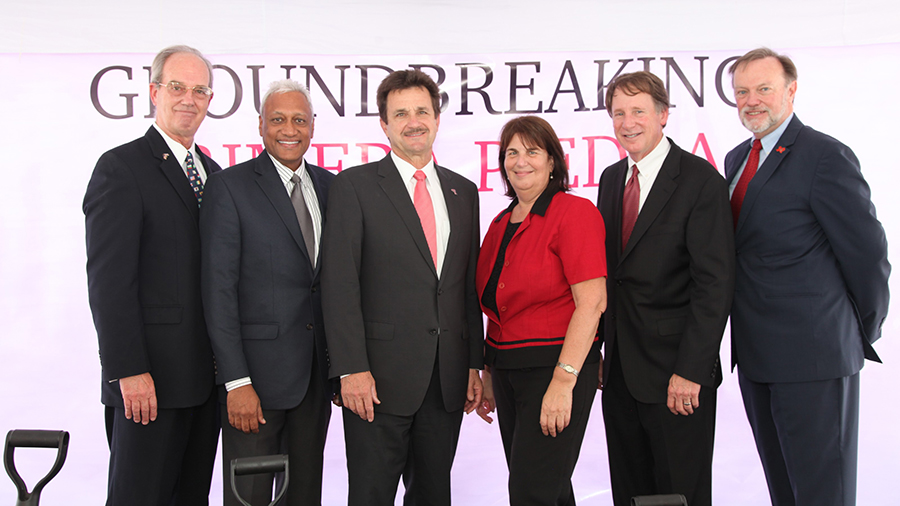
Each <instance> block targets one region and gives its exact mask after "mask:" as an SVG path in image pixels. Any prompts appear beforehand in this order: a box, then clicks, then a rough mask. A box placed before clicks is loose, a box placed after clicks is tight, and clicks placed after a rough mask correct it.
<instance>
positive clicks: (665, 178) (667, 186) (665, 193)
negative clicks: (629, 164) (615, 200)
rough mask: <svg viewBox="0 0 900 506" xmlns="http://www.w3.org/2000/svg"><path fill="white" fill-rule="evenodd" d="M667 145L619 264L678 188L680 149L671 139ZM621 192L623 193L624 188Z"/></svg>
mask: <svg viewBox="0 0 900 506" xmlns="http://www.w3.org/2000/svg"><path fill="white" fill-rule="evenodd" d="M669 143H670V144H671V147H670V148H669V154H668V155H666V159H665V160H664V161H663V164H662V167H660V169H659V174H657V175H656V181H654V182H653V186H651V187H650V193H649V194H647V200H645V201H644V205H643V206H641V211H640V213H639V214H638V217H637V221H636V222H635V223H634V229H633V230H632V231H631V237H630V238H629V239H628V244H626V245H625V251H623V252H622V256H621V257H620V258H619V263H620V264H621V263H622V260H624V259H625V257H627V256H628V254H629V253H631V250H633V249H634V245H635V244H637V242H638V241H640V240H641V237H643V236H644V234H645V233H646V232H647V230H648V229H649V228H650V225H652V224H653V222H654V221H656V217H657V216H659V213H660V212H661V211H662V210H663V208H664V207H665V206H666V203H667V202H668V201H669V198H671V197H672V193H674V192H675V188H677V187H678V183H676V182H675V178H676V177H678V175H679V174H680V173H681V148H679V147H678V146H676V145H675V143H674V142H672V140H671V139H669ZM638 168H640V165H638ZM622 191H623V192H624V191H625V190H624V188H623V190H622Z"/></svg>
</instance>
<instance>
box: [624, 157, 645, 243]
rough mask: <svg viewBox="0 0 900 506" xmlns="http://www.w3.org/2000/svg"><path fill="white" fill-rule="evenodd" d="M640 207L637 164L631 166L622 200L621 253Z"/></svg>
mask: <svg viewBox="0 0 900 506" xmlns="http://www.w3.org/2000/svg"><path fill="white" fill-rule="evenodd" d="M640 207H641V183H640V182H639V181H638V168H637V164H635V165H632V166H631V177H630V178H629V179H628V183H627V184H625V195H624V197H623V198H622V251H625V245H626V244H628V238H629V237H631V231H632V230H634V222H636V221H637V217H638V212H639V211H640Z"/></svg>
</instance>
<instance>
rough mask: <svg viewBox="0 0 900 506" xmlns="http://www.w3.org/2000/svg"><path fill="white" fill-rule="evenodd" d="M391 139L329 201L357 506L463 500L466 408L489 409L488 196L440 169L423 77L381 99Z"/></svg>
mask: <svg viewBox="0 0 900 506" xmlns="http://www.w3.org/2000/svg"><path fill="white" fill-rule="evenodd" d="M377 101H378V112H379V115H380V116H381V128H382V130H383V131H384V133H385V135H387V138H388V140H389V141H390V145H391V153H390V154H388V155H387V156H386V157H384V158H383V159H382V160H380V161H378V162H374V163H369V164H366V165H362V166H359V167H354V168H350V169H347V170H345V171H343V172H341V173H340V174H338V176H337V177H336V178H335V179H334V182H333V183H332V185H331V191H330V193H329V197H328V200H329V205H328V215H327V221H326V223H327V225H326V227H325V233H324V236H323V238H322V249H323V251H322V253H323V257H322V301H323V309H324V314H325V327H326V329H327V337H328V348H329V350H330V353H331V376H332V377H340V378H341V395H342V398H343V405H344V408H345V409H344V410H343V420H344V439H345V443H346V446H347V470H348V477H349V485H350V490H349V500H348V504H349V505H350V506H357V505H362V504H367V505H384V506H388V505H393V504H394V497H395V495H396V493H397V484H398V482H399V480H400V477H401V475H402V476H403V478H404V484H405V485H406V495H405V501H404V503H405V504H407V505H415V504H434V505H448V506H449V504H450V467H451V465H452V464H453V457H454V455H455V453H456V446H457V441H458V439H459V429H460V424H461V422H462V414H463V411H464V410H465V411H466V412H467V413H469V412H471V411H472V410H474V409H475V407H476V406H477V405H478V403H479V402H480V401H481V379H480V378H479V376H478V369H480V368H481V367H482V364H483V361H484V351H483V342H484V338H483V335H484V334H483V332H482V319H481V309H480V307H479V304H478V299H477V295H476V292H475V266H476V261H477V256H478V242H479V240H480V236H479V215H478V192H477V190H476V187H475V185H474V184H473V183H472V182H471V181H469V180H467V179H466V178H464V177H462V176H460V175H459V174H456V173H454V172H451V171H449V170H447V169H445V168H443V167H441V166H438V165H437V164H436V163H435V161H434V157H433V156H432V152H431V149H432V145H433V143H434V139H435V137H436V135H437V132H438V126H439V125H440V113H441V109H440V92H439V91H438V87H437V85H436V84H435V83H434V81H432V80H431V78H430V77H428V75H426V74H424V73H423V72H421V71H417V70H405V71H398V72H394V73H392V74H390V75H388V77H386V78H385V79H384V81H382V83H381V85H379V87H378V92H377Z"/></svg>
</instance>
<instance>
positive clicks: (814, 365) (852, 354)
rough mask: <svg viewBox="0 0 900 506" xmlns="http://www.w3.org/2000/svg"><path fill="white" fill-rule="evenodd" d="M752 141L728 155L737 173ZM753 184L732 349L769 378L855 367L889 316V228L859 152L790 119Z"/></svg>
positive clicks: (738, 242)
mask: <svg viewBox="0 0 900 506" xmlns="http://www.w3.org/2000/svg"><path fill="white" fill-rule="evenodd" d="M750 146H751V143H750V142H749V141H747V142H743V143H741V144H740V145H739V146H738V147H736V148H735V149H733V150H732V151H731V152H730V153H728V155H727V156H726V157H725V173H726V175H727V178H728V181H732V180H733V179H734V177H735V174H736V173H737V170H738V169H739V168H740V166H741V165H742V164H743V163H744V159H745V158H747V154H748V153H749V151H750ZM777 146H778V147H776V148H775V150H774V151H773V152H772V153H770V154H769V155H768V156H767V157H766V159H765V161H764V162H763V164H762V165H761V166H760V167H759V170H758V171H757V173H756V175H755V176H754V177H753V179H752V180H751V181H750V185H749V186H748V187H747V193H746V195H745V197H744V203H743V206H742V207H741V214H740V216H739V219H738V223H737V229H736V230H735V246H736V248H737V284H736V288H735V296H734V308H733V309H732V313H731V336H732V350H733V353H732V356H733V360H734V362H735V363H737V364H740V368H741V373H742V374H744V375H746V376H747V377H748V378H749V379H751V380H753V381H756V382H762V383H771V382H795V381H814V380H823V379H832V378H837V377H842V376H849V375H852V374H855V373H856V372H858V371H859V370H860V368H862V366H863V362H864V358H869V359H872V360H878V355H876V354H875V350H874V349H873V348H872V343H874V342H875V340H876V339H878V338H879V337H880V336H881V326H882V323H883V322H884V318H885V316H886V315H887V310H888V302H889V299H890V297H889V293H888V277H889V275H890V272H891V266H890V264H889V263H888V259H887V240H886V239H885V235H884V229H883V228H882V226H881V223H879V222H878V219H877V218H876V216H875V206H874V205H872V201H871V199H870V192H869V186H868V185H867V184H866V181H865V179H863V176H862V172H861V171H860V167H859V160H857V158H856V156H855V155H854V154H853V151H851V150H850V148H848V147H847V146H845V145H843V144H841V143H840V142H838V141H837V140H835V139H833V138H832V137H829V136H827V135H824V134H822V133H820V132H817V131H815V130H813V129H812V128H810V127H808V126H805V125H803V123H801V122H800V119H799V118H797V116H794V117H793V119H791V122H790V123H789V124H788V126H787V128H786V129H785V131H784V133H783V134H782V135H781V138H780V139H779V140H778V145H777Z"/></svg>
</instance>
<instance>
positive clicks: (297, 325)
mask: <svg viewBox="0 0 900 506" xmlns="http://www.w3.org/2000/svg"><path fill="white" fill-rule="evenodd" d="M306 170H307V173H308V174H309V176H310V178H311V180H312V182H313V185H314V187H315V189H316V193H317V196H318V206H319V208H320V209H321V210H322V213H323V216H324V211H325V208H326V202H327V194H328V187H329V184H330V182H331V180H332V179H333V178H334V174H332V173H330V172H328V171H327V170H325V169H322V168H320V167H316V166H314V165H310V164H306ZM200 231H201V239H202V252H203V265H202V272H203V276H202V282H203V302H204V307H205V309H206V320H207V322H208V324H209V333H210V338H211V340H212V345H213V349H214V351H215V354H216V363H217V367H218V376H217V383H218V384H220V385H224V384H225V383H227V382H229V381H233V380H236V379H239V378H243V377H247V376H249V377H250V379H251V381H252V382H253V388H254V390H255V391H256V393H257V395H258V396H259V399H260V404H261V406H262V408H263V410H264V411H263V412H264V416H265V417H266V420H267V422H268V423H267V424H266V425H261V426H260V433H259V434H255V435H254V434H251V435H245V434H243V433H242V432H240V431H239V430H237V429H235V428H233V427H230V426H227V418H223V420H224V421H223V448H224V449H225V452H224V453H225V457H226V460H225V466H224V467H225V469H223V471H224V472H225V475H226V477H227V476H228V469H227V467H228V462H229V458H230V456H234V457H249V456H256V455H265V454H267V453H280V452H281V449H280V447H279V446H280V442H281V439H282V438H281V432H282V429H283V425H282V420H281V419H282V418H284V417H287V421H286V422H284V423H287V424H290V423H291V422H290V419H291V418H292V417H293V416H306V418H307V420H306V421H305V422H304V423H302V424H300V425H302V426H303V427H302V430H290V428H287V429H286V433H287V434H288V435H289V440H286V441H287V442H286V443H285V444H287V445H288V450H289V451H288V454H289V456H290V458H291V461H290V464H291V471H292V472H291V485H290V487H289V492H288V503H287V504H299V503H304V504H306V503H308V502H303V501H299V502H298V500H297V499H295V498H296V497H298V496H299V497H306V496H309V501H314V502H316V503H318V501H320V500H321V482H322V451H323V450H324V445H325V434H326V431H327V428H328V419H329V416H330V413H331V410H330V406H329V400H330V399H331V389H330V383H329V381H328V379H327V371H328V363H327V347H326V342H325V331H324V323H323V321H322V308H321V298H320V294H321V292H320V291H319V269H318V268H315V269H314V268H313V267H312V265H311V263H310V261H309V254H308V252H307V251H306V246H305V243H304V241H303V235H302V233H301V231H300V225H299V224H298V222H297V215H296V213H295V212H294V208H293V207H292V204H291V201H290V197H289V195H288V193H287V190H286V189H285V186H284V183H283V182H282V180H281V178H280V177H279V175H278V172H277V170H276V168H275V165H274V164H273V163H272V160H271V158H270V157H269V155H268V153H267V152H266V151H263V152H262V153H261V154H260V155H259V156H258V157H257V158H255V159H253V160H250V161H247V162H244V163H242V164H239V165H235V166H234V167H231V168H230V169H228V170H225V171H223V172H221V173H220V174H216V175H215V176H214V177H210V178H209V181H208V182H207V184H206V191H205V194H204V198H203V208H202V212H201V214H200ZM319 264H320V262H318V263H317V265H319ZM317 376H318V377H317ZM221 399H222V401H223V402H224V401H225V399H226V394H225V392H224V387H223V388H222V396H221ZM298 407H299V409H300V411H302V412H304V413H307V414H306V415H300V414H295V411H296V409H298ZM223 410H224V407H223ZM285 412H287V413H288V414H287V415H285ZM273 431H275V432H276V433H275V434H273V433H272V432H273ZM267 441H268V442H267ZM291 445H300V446H299V447H298V448H305V449H306V451H301V450H299V449H298V450H297V452H293V451H290V448H292V446H291ZM229 454H230V455H229ZM301 470H303V471H302V472H300V471H301ZM295 471H297V473H295ZM295 474H296V475H297V477H295ZM267 479H268V480H269V481H268V483H269V484H270V485H269V489H268V490H267V492H268V493H267V494H263V495H266V496H267V497H268V498H269V499H271V478H267ZM227 482H228V480H227V479H226V485H225V488H226V494H225V495H226V499H230V496H231V494H230V484H228V483H227ZM263 487H264V485H263ZM300 494H303V495H300ZM245 497H246V496H245ZM226 504H229V502H228V500H226ZM235 504H236V502H235Z"/></svg>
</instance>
